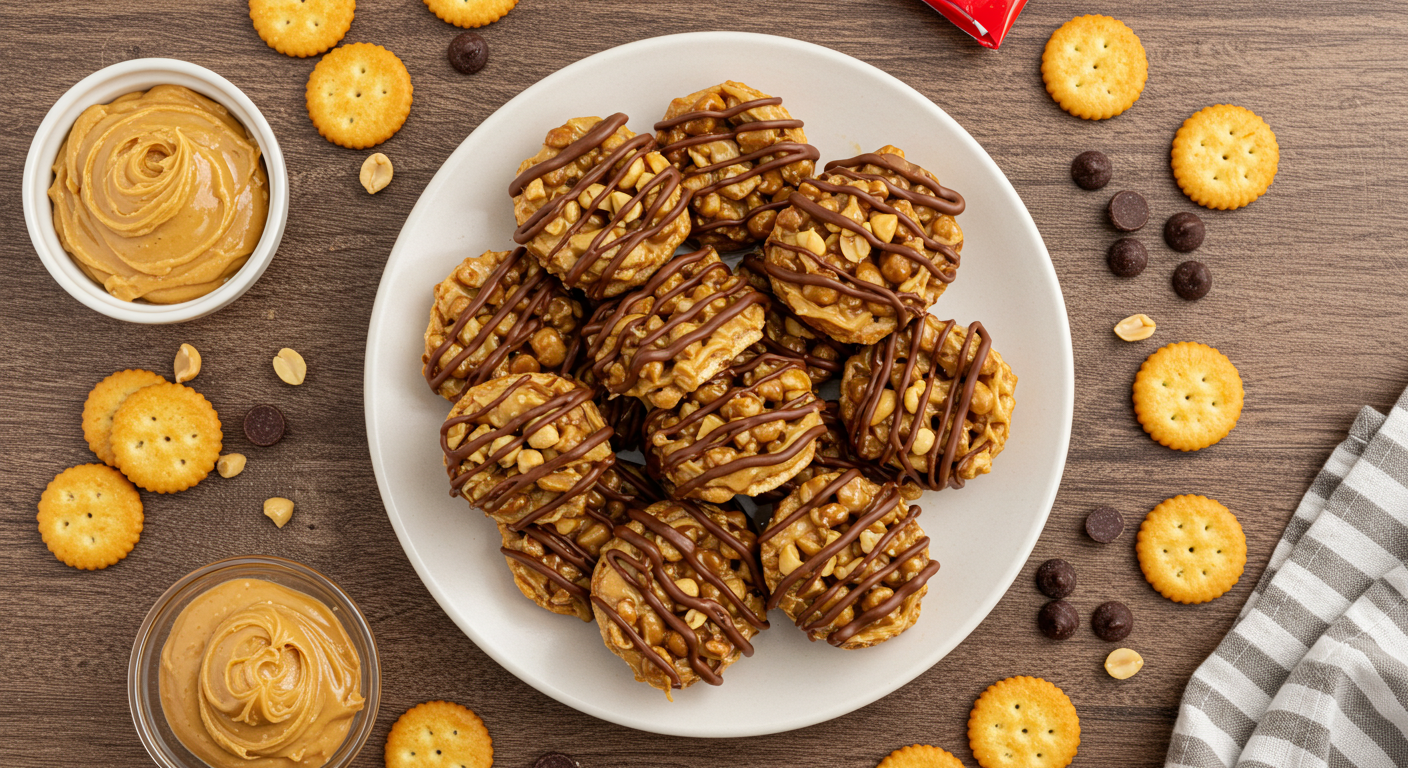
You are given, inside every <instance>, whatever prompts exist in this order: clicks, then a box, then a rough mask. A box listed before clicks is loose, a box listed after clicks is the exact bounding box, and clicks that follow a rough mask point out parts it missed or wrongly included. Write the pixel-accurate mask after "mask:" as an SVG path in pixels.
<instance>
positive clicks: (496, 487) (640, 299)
mask: <svg viewBox="0 0 1408 768" xmlns="http://www.w3.org/2000/svg"><path fill="white" fill-rule="evenodd" d="M627 121H628V118H627V116H626V115H624V114H620V113H617V114H613V115H611V116H609V117H607V118H605V119H602V118H597V117H587V118H573V119H571V120H568V121H567V122H566V123H564V124H563V125H561V126H558V127H556V128H553V129H552V130H550V131H548V133H547V135H546V137H545V139H544V141H543V145H542V148H541V149H540V150H539V151H538V152H537V153H536V154H535V155H534V156H533V157H530V158H528V159H526V160H524V161H523V163H522V164H521V165H520V166H519V173H518V176H517V177H516V178H514V179H512V180H511V181H510V182H509V185H508V191H509V195H510V197H511V198H512V205H513V211H514V215H515V218H516V220H517V222H518V228H517V230H516V231H515V232H513V233H512V238H513V240H514V242H515V243H516V244H517V247H515V248H512V249H505V250H501V251H488V252H485V253H483V254H480V255H477V256H470V257H468V258H466V259H465V260H464V261H463V262H462V263H461V264H459V265H458V266H457V267H456V268H455V269H454V271H453V272H452V273H451V274H450V275H449V277H447V278H446V279H445V280H444V281H443V282H441V283H440V284H439V285H437V286H436V287H435V290H434V301H433V303H432V306H431V310H430V322H429V325H428V327H427V329H426V334H425V352H424V355H423V356H422V364H423V367H422V372H423V374H424V377H425V380H426V383H427V385H428V386H429V388H430V389H431V390H432V391H434V392H436V393H438V394H440V395H441V396H443V397H444V398H446V399H447V400H449V401H451V402H453V403H454V405H453V407H452V409H451V411H450V415H449V417H448V419H447V420H446V421H445V423H444V425H443V427H442V428H441V431H440V443H441V447H442V449H443V451H444V454H445V463H446V467H447V469H448V472H449V475H450V478H451V487H452V493H453V494H455V495H459V496H461V497H463V498H464V499H465V500H467V501H468V502H469V503H470V504H471V505H472V506H474V507H475V508H478V509H480V510H482V511H483V512H484V513H485V514H486V515H488V516H489V517H490V518H491V519H492V520H493V521H494V522H495V523H496V524H497V525H498V527H499V530H500V533H501V535H502V537H503V547H502V552H503V554H504V556H505V558H506V559H507V561H508V564H509V566H510V568H511V570H512V572H513V577H514V581H515V583H516V584H517V585H518V587H519V589H520V590H521V591H522V592H523V594H524V595H526V596H527V597H529V598H531V599H533V600H534V601H535V602H536V603H537V604H538V605H540V606H542V607H544V608H546V609H548V610H550V611H553V612H555V613H561V614H565V615H574V616H577V617H579V618H581V619H583V620H586V621H592V620H595V621H596V622H597V624H598V626H599V628H600V631H601V635H602V639H603V641H604V642H605V643H606V646H607V647H608V648H609V649H610V650H611V651H612V652H613V653H615V654H617V655H618V656H620V657H621V658H623V659H624V660H625V661H626V662H627V663H628V664H629V665H630V666H631V668H632V670H633V671H634V673H635V676H636V679H638V680H640V681H642V682H646V683H648V684H650V685H652V686H654V687H656V688H660V689H662V690H664V691H666V693H667V694H668V693H669V692H670V691H671V690H672V689H679V688H684V687H688V686H689V685H691V684H693V683H694V682H697V681H699V680H703V681H705V682H707V683H710V684H713V685H718V684H719V683H721V682H722V673H723V671H724V669H725V668H727V667H728V666H729V665H730V664H732V663H734V662H735V661H737V660H738V659H739V658H741V657H743V656H751V655H752V652H753V646H752V644H751V638H752V637H753V636H754V635H756V634H757V633H758V632H760V631H762V630H764V629H766V628H768V621H767V618H766V617H767V611H768V609H770V608H781V609H782V610H783V612H784V613H786V614H787V616H788V617H789V618H790V619H792V620H793V621H794V622H795V623H796V624H797V626H798V627H799V628H801V629H802V630H804V631H805V632H806V633H807V635H808V637H810V638H811V639H812V640H820V639H825V640H826V641H827V642H828V643H830V644H831V645H833V646H837V647H840V648H846V649H853V648H864V647H867V646H871V645H874V644H876V643H880V642H883V641H885V640H887V639H890V638H892V637H895V636H897V635H899V634H900V633H902V632H903V631H904V630H906V629H907V628H908V627H910V626H912V625H913V624H914V622H915V620H916V619H917V618H918V616H919V612H920V602H921V600H922V598H923V596H924V594H925V593H926V592H927V589H928V586H927V582H928V581H929V579H930V578H931V577H932V576H933V575H934V573H935V572H937V570H938V567H939V566H938V563H937V562H935V561H933V560H931V559H930V558H929V553H928V544H929V539H928V537H927V536H925V534H924V532H923V530H922V529H921V528H920V527H919V523H918V520H917V518H918V516H919V511H920V510H919V507H918V506H914V505H912V504H911V503H910V502H913V501H915V500H917V498H918V497H919V494H920V493H921V492H922V490H925V489H928V490H933V491H939V490H944V489H950V488H962V487H963V485H964V483H965V482H966V481H968V480H972V479H973V478H975V477H977V476H978V475H981V474H985V473H987V472H989V471H990V470H991V468H992V463H993V460H994V458H996V456H997V455H998V454H999V453H1001V451H1002V449H1003V446H1004V445H1005V443H1006V440H1007V437H1008V430H1009V428H1010V424H1011V416H1012V410H1013V405H1014V399H1013V390H1014V389H1015V386H1016V382H1017V378H1016V376H1015V375H1014V374H1013V373H1012V369H1011V368H1010V367H1009V366H1008V365H1007V364H1006V363H1005V362H1003V360H1002V357H1001V355H999V354H998V352H997V351H996V350H995V349H993V340H992V337H991V335H990V334H989V333H988V332H987V331H986V329H984V328H983V326H982V325H981V324H980V323H972V324H971V325H968V326H966V327H965V326H963V325H960V324H958V323H957V322H954V321H941V320H938V319H936V318H935V317H933V316H932V315H930V314H929V309H930V308H931V307H932V306H933V305H934V303H935V302H936V301H937V300H938V299H939V297H940V295H941V294H943V293H944V291H945V290H946V289H947V288H948V287H949V285H950V284H951V283H952V282H953V281H954V279H955V278H956V276H957V273H958V269H959V264H960V257H959V254H960V252H961V250H962V247H963V233H962V230H961V229H960V228H959V225H958V223H957V221H956V218H955V217H957V216H958V215H959V214H961V213H962V212H963V208H964V201H963V197H962V196H961V195H959V194H958V193H957V192H955V191H953V190H950V189H947V188H945V187H943V186H942V185H941V184H940V183H939V181H938V179H937V178H936V177H935V176H934V175H933V174H932V173H930V172H929V171H926V170H925V169H923V168H921V167H919V166H918V165H915V164H914V163H912V162H910V161H909V160H907V159H906V158H905V155H904V152H903V151H901V150H900V149H898V148H897V147H893V146H884V147H882V148H881V149H879V150H877V151H875V152H873V153H866V154H862V155H859V156H857V157H853V158H849V159H843V160H835V161H832V162H830V163H827V164H826V165H825V166H823V167H821V168H818V165H817V163H818V161H819V160H820V155H819V153H818V151H817V150H816V148H815V147H813V146H811V145H810V144H808V143H807V139H806V135H805V133H804V131H803V124H802V121H800V120H797V119H795V118H793V117H792V116H791V115H790V114H789V113H788V111H787V109H786V108H785V107H784V106H783V105H782V99H780V98H778V97H775V96H770V95H768V94H765V93H761V92H759V91H757V90H754V89H752V88H750V87H748V86H746V85H744V84H742V83H737V82H731V81H730V82H726V83H722V84H720V85H716V86H713V87H710V88H706V89H704V90H701V91H698V92H696V93H693V94H690V95H689V96H685V97H682V98H678V99H675V100H674V101H672V102H671V103H670V104H669V105H668V106H667V107H666V108H665V112H664V118H663V119H662V120H661V121H660V122H659V123H657V124H656V126H655V129H656V134H655V135H653V136H652V135H648V134H636V133H633V132H632V131H631V130H630V129H628V128H627V127H626V123H627ZM818 171H820V173H818ZM505 234H506V235H508V234H509V233H505ZM682 246H683V247H682ZM721 253H722V254H724V256H721ZM731 254H738V255H740V256H742V259H741V261H740V260H738V259H735V258H733V257H732V255H731ZM731 264H736V266H730V265H731ZM832 382H834V383H832ZM838 388H839V397H838V398H835V399H830V400H828V399H827V398H826V397H825V396H824V394H825V393H824V391H823V390H825V389H830V390H831V391H836V390H837V389H838ZM636 448H639V449H640V450H641V452H642V454H643V459H644V460H643V465H642V464H636V463H633V462H631V461H629V460H627V459H625V458H622V457H621V456H620V455H619V452H620V451H630V450H634V449H636ZM741 498H747V499H750V500H751V503H750V504H749V505H747V506H748V507H751V506H753V505H763V506H762V508H763V509H764V510H766V509H767V505H772V509H771V512H772V514H771V516H770V519H769V518H762V519H764V520H765V524H763V525H761V526H758V525H757V524H755V522H754V520H752V519H750V517H749V515H748V514H746V513H745V511H744V510H745V508H746V507H745V506H744V505H741V504H740V503H739V502H740V500H741Z"/></svg>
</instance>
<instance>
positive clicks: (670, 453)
mask: <svg viewBox="0 0 1408 768" xmlns="http://www.w3.org/2000/svg"><path fill="white" fill-rule="evenodd" d="M820 411H821V401H820V400H819V399H817V397H816V395H814V394H812V389H811V379H809V378H807V375H806V373H804V372H803V369H802V366H801V364H800V363H798V362H797V361H795V360H790V359H788V358H785V357H781V356H778V355H773V354H761V355H755V356H754V355H741V356H740V357H739V358H738V359H736V360H735V361H734V364H733V365H731V366H730V367H729V368H727V369H725V370H724V371H723V372H721V373H720V374H719V375H718V376H715V377H714V378H712V379H710V380H709V381H708V382H706V383H705V384H704V385H703V386H701V387H700V388H699V389H697V390H695V391H694V392H693V393H691V394H690V395H689V396H688V397H686V398H685V399H684V400H682V401H680V404H679V405H678V406H677V407H675V408H674V409H669V410H667V409H657V410H655V411H652V412H651V414H650V416H649V417H648V418H647V419H646V433H647V434H648V435H649V436H650V437H649V443H648V444H647V445H646V449H645V454H646V462H647V466H648V467H649V468H650V469H651V470H652V471H653V473H654V474H655V476H656V477H658V478H660V479H661V481H662V484H663V485H664V486H665V487H666V489H667V490H669V491H670V494H671V495H672V496H673V497H675V498H677V499H702V500H704V501H711V502H714V503H721V502H725V501H728V500H729V499H732V498H733V497H734V496H735V495H739V494H741V495H743V496H757V495H758V494H761V493H763V492H765V491H770V490H772V489H773V488H776V487H777V486H778V485H781V484H782V483H784V482H786V481H787V480H788V479H790V478H791V477H793V476H794V475H796V474H797V473H798V472H800V471H802V469H803V468H804V467H806V466H807V465H808V464H809V463H810V462H811V460H812V456H813V454H814V453H815V451H816V439H817V437H819V436H820V435H821V434H822V433H823V432H825V431H826V428H825V427H824V426H822V424H821V415H820V413H819V412H820Z"/></svg>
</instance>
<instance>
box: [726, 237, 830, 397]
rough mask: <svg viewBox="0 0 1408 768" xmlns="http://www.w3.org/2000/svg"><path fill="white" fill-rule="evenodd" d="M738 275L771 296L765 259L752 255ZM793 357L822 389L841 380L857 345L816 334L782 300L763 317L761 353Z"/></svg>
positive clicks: (769, 305)
mask: <svg viewBox="0 0 1408 768" xmlns="http://www.w3.org/2000/svg"><path fill="white" fill-rule="evenodd" d="M738 274H740V275H743V276H744V277H746V278H747V279H748V283H749V284H750V285H752V286H753V287H754V288H756V289H757V290H759V291H761V292H763V293H766V294H771V293H772V283H771V281H769V280H768V273H767V270H766V269H765V268H764V264H763V257H762V255H761V254H759V253H750V254H748V255H747V256H744V257H743V261H741V262H739V265H738ZM761 351H767V352H772V353H774V354H778V355H782V356H783V357H791V358H795V359H797V360H800V361H802V364H803V365H805V366H807V375H808V376H810V377H812V386H813V387H819V386H821V385H822V384H824V383H825V382H828V381H830V380H832V379H835V378H840V376H841V369H842V367H843V366H844V365H845V363H846V358H848V357H850V356H851V355H853V354H855V352H856V346H855V345H854V344H842V343H841V342H839V341H836V340H835V339H833V338H831V337H830V336H827V335H826V334H824V333H821V332H819V331H816V330H813V329H812V328H811V327H810V326H808V325H807V324H806V323H804V322H802V320H801V318H799V317H797V316H796V315H794V314H792V310H790V309H788V308H787V304H786V303H784V302H783V301H781V300H779V299H773V300H772V301H771V302H769V303H768V308H767V310H766V312H765V313H764V315H763V340H762V350H761Z"/></svg>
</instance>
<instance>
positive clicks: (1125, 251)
mask: <svg viewBox="0 0 1408 768" xmlns="http://www.w3.org/2000/svg"><path fill="white" fill-rule="evenodd" d="M1105 263H1107V264H1109V265H1110V271H1111V272H1114V273H1115V274H1116V275H1118V276H1120V277H1134V276H1135V275H1137V274H1139V273H1140V272H1143V271H1144V268H1145V267H1147V266H1149V251H1148V250H1146V249H1145V248H1144V244H1143V243H1141V242H1139V241H1138V240H1135V239H1134V238H1132V237H1122V238H1120V239H1118V240H1116V241H1115V242H1114V243H1113V244H1111V245H1110V252H1109V253H1107V254H1105Z"/></svg>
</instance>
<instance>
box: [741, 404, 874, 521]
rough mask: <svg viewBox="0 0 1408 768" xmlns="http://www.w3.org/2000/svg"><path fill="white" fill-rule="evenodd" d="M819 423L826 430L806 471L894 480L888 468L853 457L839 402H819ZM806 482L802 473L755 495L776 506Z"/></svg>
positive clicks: (761, 500) (806, 473)
mask: <svg viewBox="0 0 1408 768" xmlns="http://www.w3.org/2000/svg"><path fill="white" fill-rule="evenodd" d="M821 424H822V426H824V427H826V431H825V432H823V433H822V434H821V436H820V437H818V438H817V440H816V454H815V455H814V456H813V457H812V463H811V464H808V465H807V469H810V470H813V471H814V472H815V473H816V474H822V473H824V472H836V471H845V470H848V469H858V470H860V473H861V474H862V475H865V477H866V479H867V480H870V481H871V482H874V483H886V482H889V481H890V480H893V479H894V474H895V473H894V471H893V470H891V469H890V468H888V467H886V466H883V465H881V464H878V463H876V462H869V461H862V460H860V459H858V458H856V455H855V453H854V452H853V451H852V450H851V445H850V442H849V440H848V438H847V435H846V426H845V425H844V424H842V423H841V406H840V403H838V402H836V401H835V400H827V401H825V402H823V403H822V408H821ZM808 479H810V473H808V472H807V471H806V470H803V471H802V473H800V474H798V475H797V476H796V477H794V478H792V479H791V480H788V481H787V482H785V483H783V484H782V485H779V486H777V487H776V488H774V489H772V490H771V491H766V492H764V493H761V494H758V497H757V500H758V501H759V502H765V503H768V504H776V503H778V502H780V501H782V500H783V499H785V498H787V495H788V494H790V493H792V492H793V491H795V490H797V486H799V485H801V484H802V483H803V482H804V481H805V480H808Z"/></svg>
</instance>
